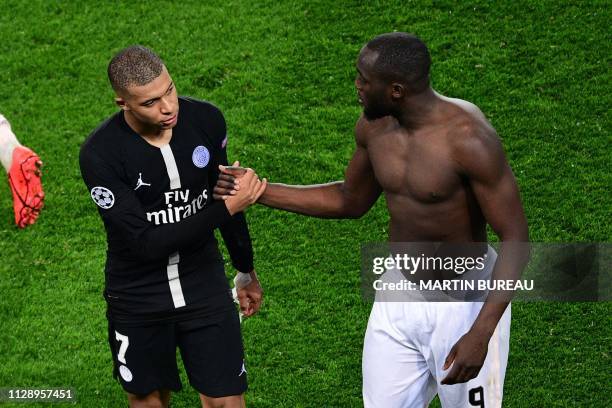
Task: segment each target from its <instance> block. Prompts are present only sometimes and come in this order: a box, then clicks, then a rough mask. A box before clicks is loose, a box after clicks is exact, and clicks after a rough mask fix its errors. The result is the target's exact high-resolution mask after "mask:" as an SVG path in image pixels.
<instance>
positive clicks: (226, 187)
mask: <svg viewBox="0 0 612 408" xmlns="http://www.w3.org/2000/svg"><path fill="white" fill-rule="evenodd" d="M238 166H240V163H239V162H234V164H233V165H232V166H223V165H220V166H219V170H220V171H221V172H220V174H219V180H218V181H217V185H216V186H215V188H214V190H213V198H214V199H215V200H222V201H225V206H226V207H227V211H228V212H229V213H230V214H231V215H234V214H236V213H239V212H241V211H244V210H246V209H247V207H249V206H250V205H252V204H255V202H257V200H258V199H259V197H261V195H262V194H263V193H264V191H266V187H267V186H268V181H267V180H266V179H265V178H264V179H263V180H260V179H259V177H258V176H257V173H255V171H254V170H253V169H250V168H242V167H238Z"/></svg>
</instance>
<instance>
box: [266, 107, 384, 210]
mask: <svg viewBox="0 0 612 408" xmlns="http://www.w3.org/2000/svg"><path fill="white" fill-rule="evenodd" d="M363 122H364V119H360V120H359V122H357V126H356V129H355V136H356V137H355V139H356V142H357V147H356V149H355V153H354V154H353V157H352V158H351V161H350V163H349V165H348V167H347V169H346V172H345V175H344V180H343V181H335V182H332V183H327V184H315V185H308V186H295V185H286V184H275V183H273V184H269V185H268V187H267V189H266V191H265V192H264V194H263V195H262V196H261V198H260V199H259V203H261V204H264V205H266V206H268V207H273V208H278V209H282V210H287V211H291V212H295V213H299V214H303V215H309V216H313V217H321V218H359V217H361V216H362V215H363V214H365V213H366V212H367V211H368V210H369V209H370V208H371V207H372V206H373V205H374V203H375V202H376V200H377V199H378V197H379V196H380V194H381V192H382V189H381V187H380V186H379V184H378V182H377V181H376V178H375V176H374V171H373V169H372V165H371V163H370V159H369V157H368V151H367V148H366V144H365V137H366V135H365V130H364V126H363Z"/></svg>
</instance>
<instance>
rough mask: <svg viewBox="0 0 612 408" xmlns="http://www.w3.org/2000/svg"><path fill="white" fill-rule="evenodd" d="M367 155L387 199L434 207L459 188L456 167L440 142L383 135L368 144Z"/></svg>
mask: <svg viewBox="0 0 612 408" xmlns="http://www.w3.org/2000/svg"><path fill="white" fill-rule="evenodd" d="M428 136H429V137H428ZM368 154H369V157H370V161H371V163H372V166H373V170H374V174H375V175H376V179H377V181H378V183H379V184H380V185H381V187H382V188H383V190H384V191H385V193H386V194H387V195H398V196H403V197H406V198H410V199H413V200H416V201H418V202H422V203H436V202H443V201H446V200H448V199H449V198H450V197H452V196H453V195H454V194H455V193H456V192H457V190H458V189H460V188H461V178H460V177H459V175H458V173H457V169H456V164H455V162H454V161H453V160H452V157H451V154H450V151H449V147H448V146H447V145H446V144H445V143H444V141H443V140H442V139H441V138H436V137H434V136H431V135H414V136H411V137H406V135H401V134H400V135H395V134H392V135H384V137H379V138H376V140H375V141H373V143H369V144H368Z"/></svg>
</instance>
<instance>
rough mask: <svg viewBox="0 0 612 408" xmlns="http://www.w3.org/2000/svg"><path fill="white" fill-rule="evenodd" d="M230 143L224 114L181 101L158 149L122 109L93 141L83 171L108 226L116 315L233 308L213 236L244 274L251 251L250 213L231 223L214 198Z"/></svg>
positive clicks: (84, 151) (109, 291)
mask: <svg viewBox="0 0 612 408" xmlns="http://www.w3.org/2000/svg"><path fill="white" fill-rule="evenodd" d="M226 144H227V135H226V125H225V120H224V118H223V114H222V113H221V111H220V110H219V109H217V108H216V107H215V106H214V105H212V104H210V103H207V102H203V101H198V100H195V99H191V98H184V97H181V98H179V114H178V121H177V124H176V126H175V127H174V128H173V130H172V138H171V140H170V143H169V144H167V145H165V146H163V147H161V148H158V147H155V146H153V145H151V144H149V143H147V142H146V141H145V140H144V139H143V138H142V137H141V136H140V135H138V134H137V133H136V132H134V131H133V130H132V129H131V128H130V127H129V126H128V124H127V123H126V121H125V118H124V115H123V111H120V112H118V113H116V114H115V115H113V116H112V117H111V118H109V119H108V120H106V121H105V122H104V123H102V124H101V125H100V126H99V127H98V128H97V129H96V130H95V131H94V132H93V133H92V134H91V135H90V136H89V137H88V138H87V140H86V141H85V143H84V144H83V146H82V147H81V153H80V166H81V174H82V176H83V180H84V181H85V184H86V185H87V188H88V189H89V191H90V194H91V197H92V199H93V201H94V202H95V203H96V204H97V206H98V211H99V213H100V216H101V217H102V220H103V221H104V227H105V229H106V234H107V242H108V248H107V258H106V267H105V281H106V282H105V290H104V297H105V299H106V302H107V304H108V314H109V316H110V317H112V318H114V319H118V320H123V321H134V322H149V321H158V320H174V319H180V318H185V317H188V316H191V315H193V314H209V313H210V314H214V313H216V312H220V311H223V310H226V309H229V308H231V307H234V306H233V303H232V299H231V295H230V291H229V285H228V283H227V279H226V278H225V272H224V268H223V259H222V256H221V254H220V252H219V249H218V246H217V241H216V239H215V236H214V232H213V231H214V229H215V228H217V227H219V228H220V230H221V235H222V236H223V240H224V241H225V243H226V245H227V247H228V250H229V254H230V257H231V259H232V263H233V265H234V267H236V269H238V270H239V271H241V272H250V271H251V270H252V269H253V250H252V247H251V238H250V236H249V231H248V228H247V224H246V220H245V217H244V214H242V213H239V214H235V215H234V216H233V217H232V216H231V215H230V214H229V212H228V211H227V208H226V206H225V204H224V203H223V202H215V201H213V199H212V189H213V187H214V185H215V184H216V182H217V179H218V177H219V170H218V165H219V164H227V154H226Z"/></svg>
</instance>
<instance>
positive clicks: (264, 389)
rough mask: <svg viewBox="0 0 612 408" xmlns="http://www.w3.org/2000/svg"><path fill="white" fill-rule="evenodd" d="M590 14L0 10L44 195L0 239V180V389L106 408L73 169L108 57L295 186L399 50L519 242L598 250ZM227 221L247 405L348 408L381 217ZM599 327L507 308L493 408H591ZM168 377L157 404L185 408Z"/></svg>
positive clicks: (110, 5) (193, 5)
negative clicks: (418, 50) (130, 53)
mask: <svg viewBox="0 0 612 408" xmlns="http://www.w3.org/2000/svg"><path fill="white" fill-rule="evenodd" d="M468 3H469V4H468ZM610 17H611V16H610V3H609V2H606V1H535V0H534V1H499V2H489V1H474V2H463V1H461V2H460V1H457V2H454V1H396V2H382V1H375V2H357V1H339V2H334V1H316V0H315V1H245V0H225V1H211V2H208V1H207V2H202V1H181V2H162V1H148V2H104V1H97V2H94V1H90V2H70V1H65V2H60V1H42V0H41V1H19V0H0V112H2V113H4V114H5V115H6V117H7V118H8V119H9V120H10V121H11V122H12V125H13V129H14V131H15V133H16V134H17V136H18V137H19V138H20V140H21V141H22V142H23V143H24V144H26V145H28V146H30V147H32V148H33V149H34V150H36V151H37V152H38V153H39V154H40V155H41V157H42V159H43V160H44V162H45V169H44V170H45V174H44V184H45V188H46V193H47V200H46V208H45V210H44V211H43V213H42V216H41V218H40V220H39V221H38V223H37V224H36V225H35V226H33V227H32V228H28V229H27V230H24V231H18V230H17V229H16V228H15V227H14V225H13V220H12V203H11V199H10V192H9V189H8V183H0V184H1V185H0V260H1V262H0V387H51V386H53V387H72V388H74V389H75V390H76V392H77V395H78V399H79V402H78V404H77V405H76V406H79V407H87V408H89V407H124V406H126V402H125V397H124V394H123V392H122V390H121V388H120V386H119V385H118V384H117V383H116V382H115V381H114V380H113V379H112V377H111V355H110V353H109V350H108V345H107V340H106V326H105V322H106V321H105V317H104V310H105V305H104V302H103V299H102V296H101V292H102V288H103V282H104V278H103V262H104V258H105V253H104V251H105V234H104V230H103V227H102V223H101V221H100V220H99V217H98V215H97V213H96V209H95V206H94V204H93V203H92V202H91V199H90V198H89V195H88V192H87V190H86V188H85V187H84V185H83V183H82V181H81V178H80V173H79V168H78V160H77V158H78V151H79V147H80V144H81V143H82V141H83V140H84V139H85V137H86V136H87V135H88V134H89V133H90V132H91V131H92V130H93V129H94V128H95V127H96V126H97V124H98V123H99V122H101V121H102V120H103V119H105V118H106V117H108V116H109V115H111V114H112V113H113V112H114V111H115V109H116V108H115V106H114V104H113V94H112V92H111V90H110V87H109V85H108V83H107V79H106V65H107V63H108V61H109V60H110V58H111V57H112V56H113V55H114V53H115V52H117V51H118V50H119V49H121V48H123V47H125V46H127V45H129V44H133V43H141V44H144V45H147V46H150V47H152V48H153V49H154V50H156V51H157V52H158V53H159V54H160V55H161V56H162V58H163V59H164V60H165V61H166V64H167V66H168V68H169V71H170V73H171V75H172V76H173V79H174V80H175V82H176V84H177V88H178V90H179V92H180V93H181V94H183V95H191V96H194V97H199V98H202V99H207V100H210V101H213V102H214V103H215V104H217V105H218V106H219V107H221V109H222V110H223V111H224V113H225V115H226V119H227V121H228V127H229V135H230V142H229V153H230V159H240V160H241V161H242V163H243V164H245V165H248V166H252V167H254V168H256V169H257V171H258V173H259V174H260V175H262V176H266V177H268V178H269V179H270V180H271V181H278V182H286V183H295V184H298V183H299V184H307V183H320V182H326V181H332V180H337V179H341V178H342V177H343V169H344V168H345V166H346V164H347V162H348V160H349V158H350V157H351V154H352V151H353V147H354V141H353V126H354V123H355V121H356V119H357V118H358V115H359V112H360V108H359V106H358V105H357V103H356V96H355V90H354V86H353V80H354V77H355V69H354V61H355V58H356V56H357V53H358V52H359V50H360V48H361V46H362V45H363V44H364V43H365V42H367V41H368V40H369V39H370V38H372V37H373V36H374V35H376V34H379V33H383V32H388V31H393V30H398V31H408V32H413V33H415V34H417V35H419V36H420V37H422V38H423V39H424V40H425V41H426V42H427V43H428V45H429V46H430V49H431V53H432V56H433V71H432V79H433V85H434V88H435V89H436V90H438V91H439V92H441V93H443V94H445V95H449V96H453V97H458V98H463V99H467V100H469V101H471V102H474V103H476V104H477V105H478V106H479V107H480V108H481V109H482V110H483V111H484V113H485V114H486V115H487V117H488V118H489V120H490V121H491V122H492V124H493V126H494V127H495V128H496V129H497V131H498V133H499V135H500V137H501V138H502V140H503V144H504V147H505V149H506V153H507V155H508V159H509V161H510V163H511V166H512V167H513V169H514V172H515V174H516V177H517V179H518V182H519V185H520V188H521V193H522V197H523V201H524V205H525V209H526V212H527V216H528V220H529V224H530V232H531V239H532V240H533V241H540V242H573V241H581V242H596V241H600V242H601V241H609V240H610V236H611V235H612V234H611V228H610V208H611V207H612V206H611V200H610V191H611V187H612V179H611V175H610V173H611V172H610V169H611V168H612V166H611V163H610V146H611V143H610V142H611V136H610V135H611V126H610V106H611V105H612V104H611V100H610V83H611V81H610V70H609V68H610V66H611V61H610V55H612V53H611V50H610V44H611V43H612V41H611V37H610V27H609V21H610V20H611V18H610ZM606 21H608V23H606ZM248 219H249V221H250V226H251V231H252V235H253V237H254V247H255V251H256V267H257V270H258V272H259V275H260V279H261V281H262V284H263V286H264V288H265V291H266V301H265V304H264V306H263V309H262V311H261V312H260V313H259V315H258V316H257V317H256V318H253V319H250V320H248V321H246V322H244V323H243V326H242V327H243V336H244V341H245V347H246V354H247V367H248V370H249V381H250V385H249V392H248V394H247V404H248V405H249V406H252V407H262V408H263V407H358V406H360V405H361V347H362V341H363V334H364V331H365V326H366V321H367V317H368V312H369V309H370V305H369V304H367V303H365V302H364V301H363V300H362V298H361V295H360V291H359V282H360V277H359V262H360V253H359V249H360V244H361V243H364V242H371V241H384V240H385V238H386V236H387V224H388V216H387V212H386V209H385V203H384V200H383V199H381V200H380V201H379V202H378V203H377V204H376V206H375V207H374V208H373V209H372V211H370V212H369V213H368V214H367V215H366V216H365V217H364V218H362V219H360V220H351V221H329V220H318V219H312V218H306V217H301V216H297V215H294V214H289V213H283V212H279V211H273V210H270V209H267V208H263V207H254V208H251V209H249V211H248ZM491 238H492V239H493V238H494V237H493V236H492V237H491ZM233 274H234V271H233V270H231V268H230V267H229V265H228V276H230V275H231V276H233ZM610 312H611V308H610V304H609V303H573V304H569V303H530V304H525V303H522V304H521V303H516V304H514V306H513V322H512V338H511V351H510V359H509V366H508V371H507V376H506V384H505V403H504V407H604V406H609V405H608V403H609V399H610V394H611V393H612V388H611V384H612V381H610V350H611V347H610V346H611V341H610V338H611V333H610V332H611V329H610V328H611V327H612V319H611V317H610V316H611V313H610ZM182 378H183V383H184V385H185V389H184V390H183V392H181V393H179V394H177V395H175V396H174V397H173V405H172V406H173V407H175V408H180V407H194V406H197V404H198V401H197V397H196V394H195V392H194V391H193V390H192V389H191V388H190V387H189V386H188V383H187V381H186V377H185V374H184V372H183V373H182ZM606 401H608V403H606ZM435 404H437V402H435V403H434V406H439V405H435ZM0 405H2V404H1V403H0ZM52 405H53V404H38V405H36V404H30V405H27V404H24V405H16V404H15V405H11V404H6V405H2V406H7V407H10V406H15V407H18V406H19V407H21V406H40V407H49V406H52Z"/></svg>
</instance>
